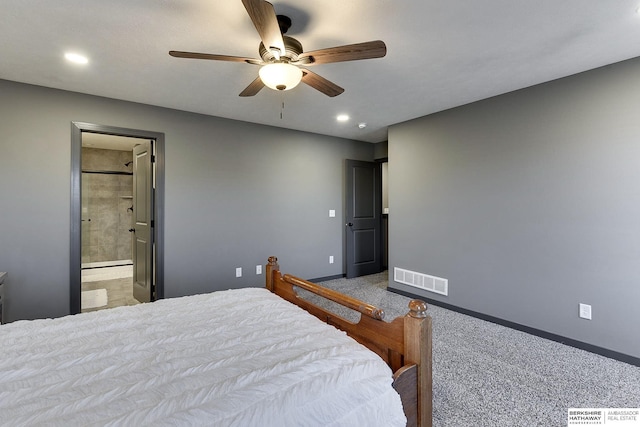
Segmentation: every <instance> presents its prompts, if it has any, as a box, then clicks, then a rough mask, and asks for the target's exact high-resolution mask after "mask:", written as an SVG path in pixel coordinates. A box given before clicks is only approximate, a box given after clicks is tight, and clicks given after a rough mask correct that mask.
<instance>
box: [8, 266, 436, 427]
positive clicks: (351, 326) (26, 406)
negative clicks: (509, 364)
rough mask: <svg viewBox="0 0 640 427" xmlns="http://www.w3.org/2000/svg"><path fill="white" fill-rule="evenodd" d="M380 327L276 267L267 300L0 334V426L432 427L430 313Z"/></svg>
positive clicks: (133, 310) (155, 310) (153, 309)
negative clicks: (325, 303) (342, 312)
mask: <svg viewBox="0 0 640 427" xmlns="http://www.w3.org/2000/svg"><path fill="white" fill-rule="evenodd" d="M297 289H305V290H307V291H310V292H314V293H316V294H318V295H321V296H323V297H324V298H327V299H329V300H331V301H336V302H339V303H341V304H342V305H344V306H346V307H349V308H351V309H354V310H357V311H359V312H360V313H362V317H361V319H360V321H359V322H358V323H357V324H356V323H351V322H348V321H346V320H345V319H343V318H341V317H340V316H336V315H334V314H332V313H329V312H328V311H326V310H325V309H323V308H322V307H320V305H316V304H312V303H310V302H308V301H306V300H304V299H301V298H300V297H299V296H298V292H297ZM292 303H293V304H292ZM301 308H302V309H301ZM303 309H304V310H303ZM309 313H311V314H313V315H314V316H310V315H309ZM382 317H383V312H382V310H380V309H378V308H376V307H373V306H370V305H368V304H365V303H363V302H361V301H358V300H355V299H353V298H350V297H347V296H344V295H341V294H339V293H337V292H335V291H332V290H329V289H326V288H322V287H320V286H318V285H316V284H313V283H311V282H307V281H305V280H302V279H299V278H297V277H294V276H291V275H283V274H281V273H280V270H279V266H278V263H277V259H276V258H275V257H270V258H269V263H268V264H267V266H266V289H265V288H247V289H237V290H228V291H218V292H213V293H210V294H202V295H194V296H188V297H181V298H171V299H164V300H159V301H156V302H154V303H152V304H141V305H137V306H131V307H119V308H114V309H108V310H102V311H96V312H89V313H83V314H79V315H75V316H66V317H63V318H57V319H40V320H33V321H18V322H13V323H11V324H7V325H2V326H1V327H0V425H11V426H21V425H47V426H52V425H53V426H55V425H60V426H68V425H83V426H84V425H87V426H88V425H100V426H103V425H113V426H120V425H136V426H140V425H154V426H156V425H174V426H175V425H189V426H195V425H207V426H243V427H244V426H289V425H291V426H294V425H299V426H313V425H317V426H330V425H333V426H354V425H371V426H375V425H380V426H401V425H402V426H403V425H405V424H406V425H412V426H413V425H416V426H423V427H427V426H431V323H430V322H431V320H430V318H429V316H428V315H427V314H426V304H424V303H423V302H421V301H412V302H411V304H410V310H409V313H408V314H407V315H406V316H405V317H402V318H398V319H395V320H394V321H392V322H384V321H383V320H381V318H382ZM331 325H333V326H335V327H333V326H331ZM345 332H346V334H345ZM347 334H348V335H349V336H351V338H350V337H349V336H347ZM352 338H353V339H352ZM385 362H386V363H385Z"/></svg>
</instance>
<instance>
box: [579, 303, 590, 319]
mask: <svg viewBox="0 0 640 427" xmlns="http://www.w3.org/2000/svg"><path fill="white" fill-rule="evenodd" d="M580 317H581V318H582V319H587V320H591V306H590V305H589V304H582V303H581V304H580Z"/></svg>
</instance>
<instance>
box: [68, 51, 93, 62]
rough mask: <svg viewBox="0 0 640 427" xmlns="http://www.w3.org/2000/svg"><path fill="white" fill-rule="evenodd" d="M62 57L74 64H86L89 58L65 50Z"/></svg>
mask: <svg viewBox="0 0 640 427" xmlns="http://www.w3.org/2000/svg"><path fill="white" fill-rule="evenodd" d="M64 57H65V58H66V59H67V61H71V62H73V63H75V64H86V63H88V62H89V59H88V58H87V57H86V56H83V55H80V54H78V53H73V52H67V53H65V54H64Z"/></svg>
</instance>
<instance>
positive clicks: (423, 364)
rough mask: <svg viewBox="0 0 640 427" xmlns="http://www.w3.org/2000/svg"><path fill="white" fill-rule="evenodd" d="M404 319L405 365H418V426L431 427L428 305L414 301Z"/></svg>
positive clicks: (429, 320)
mask: <svg viewBox="0 0 640 427" xmlns="http://www.w3.org/2000/svg"><path fill="white" fill-rule="evenodd" d="M404 319H405V320H404V326H405V327H404V340H405V341H404V342H405V354H404V363H405V364H409V363H415V364H417V365H418V420H419V421H418V425H419V426H421V427H431V423H432V412H433V398H432V394H431V393H432V377H431V317H430V316H429V315H428V314H427V303H425V302H424V301H420V300H412V301H411V302H410V303H409V313H408V314H407V315H406V316H405V318H404Z"/></svg>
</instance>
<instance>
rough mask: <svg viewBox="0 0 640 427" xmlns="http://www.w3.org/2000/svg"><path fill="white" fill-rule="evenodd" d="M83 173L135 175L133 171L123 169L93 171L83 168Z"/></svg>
mask: <svg viewBox="0 0 640 427" xmlns="http://www.w3.org/2000/svg"><path fill="white" fill-rule="evenodd" d="M82 173H100V174H105V175H133V172H123V171H91V170H83V171H82Z"/></svg>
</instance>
